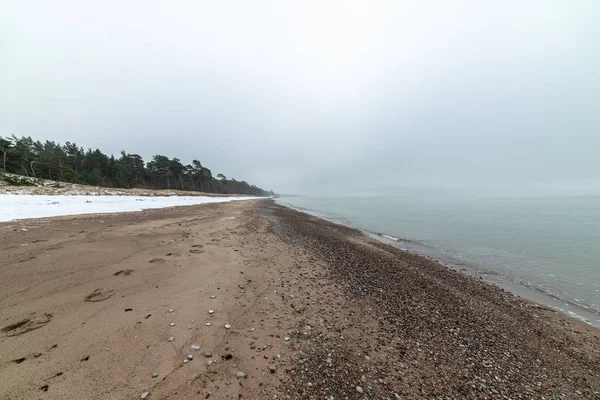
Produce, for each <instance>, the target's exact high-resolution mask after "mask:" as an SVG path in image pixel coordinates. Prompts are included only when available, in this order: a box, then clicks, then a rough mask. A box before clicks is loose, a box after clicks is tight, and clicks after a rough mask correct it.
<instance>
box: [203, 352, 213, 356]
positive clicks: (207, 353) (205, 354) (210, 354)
mask: <svg viewBox="0 0 600 400" xmlns="http://www.w3.org/2000/svg"><path fill="white" fill-rule="evenodd" d="M204 357H212V353H211V352H210V351H207V352H206V353H204Z"/></svg>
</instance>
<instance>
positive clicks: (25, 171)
mask: <svg viewBox="0 0 600 400" xmlns="http://www.w3.org/2000/svg"><path fill="white" fill-rule="evenodd" d="M0 168H1V169H2V170H3V171H5V172H8V173H13V174H19V175H24V176H28V177H33V178H42V179H50V180H55V181H61V182H69V183H77V184H82V185H91V186H103V187H115V188H128V189H133V188H145V189H176V190H190V191H199V192H205V193H223V194H248V195H255V196H272V195H274V193H273V192H272V191H266V190H264V189H261V188H259V187H256V186H255V185H251V184H249V183H248V182H245V181H238V180H235V179H233V178H227V177H226V176H225V175H223V174H217V175H216V176H213V174H212V172H211V170H210V169H208V168H207V167H205V166H203V165H202V163H200V161H198V160H193V161H192V162H191V164H187V165H185V164H183V163H182V162H181V160H180V159H178V158H169V157H167V156H164V155H158V154H157V155H155V156H153V157H152V160H150V161H148V162H145V161H144V160H143V158H142V157H141V156H140V155H138V154H131V153H127V152H126V151H121V155H120V157H118V158H116V157H115V156H114V155H112V154H111V155H110V156H108V155H106V154H104V153H103V152H102V151H100V150H99V149H96V150H92V149H91V148H90V149H88V150H84V149H83V147H79V146H78V145H76V144H75V143H71V142H66V143H65V144H63V145H61V144H60V143H56V142H53V141H45V142H44V143H42V142H41V141H39V140H37V141H34V140H33V139H32V138H31V137H25V136H23V137H20V138H18V137H16V136H15V135H12V136H10V137H2V136H0Z"/></svg>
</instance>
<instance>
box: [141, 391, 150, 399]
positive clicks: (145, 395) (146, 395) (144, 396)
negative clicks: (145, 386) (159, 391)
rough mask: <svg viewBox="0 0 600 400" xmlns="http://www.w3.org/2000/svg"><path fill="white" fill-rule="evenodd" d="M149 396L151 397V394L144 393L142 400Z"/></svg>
mask: <svg viewBox="0 0 600 400" xmlns="http://www.w3.org/2000/svg"><path fill="white" fill-rule="evenodd" d="M148 396H150V392H144V393H142V399H145V398H146V397H148Z"/></svg>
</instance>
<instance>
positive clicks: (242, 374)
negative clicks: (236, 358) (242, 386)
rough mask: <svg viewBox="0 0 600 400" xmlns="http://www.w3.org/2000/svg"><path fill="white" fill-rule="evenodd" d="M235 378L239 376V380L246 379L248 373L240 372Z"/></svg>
mask: <svg viewBox="0 0 600 400" xmlns="http://www.w3.org/2000/svg"><path fill="white" fill-rule="evenodd" d="M235 376H237V377H238V378H245V377H246V373H245V372H242V371H238V372H237V374H235Z"/></svg>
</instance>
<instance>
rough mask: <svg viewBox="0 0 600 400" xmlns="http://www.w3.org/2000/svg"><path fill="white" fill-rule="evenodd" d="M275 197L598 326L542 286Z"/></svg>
mask: <svg viewBox="0 0 600 400" xmlns="http://www.w3.org/2000/svg"><path fill="white" fill-rule="evenodd" d="M275 201H276V203H277V204H279V205H281V206H283V207H287V208H289V209H292V210H295V211H297V212H300V213H304V214H307V215H310V216H313V217H316V218H321V219H323V220H325V221H328V222H331V223H334V224H339V225H341V226H345V227H348V228H352V229H358V230H359V231H361V232H363V233H364V234H365V235H367V236H369V237H372V238H374V239H376V240H378V241H381V242H382V243H385V244H389V245H391V246H394V247H397V248H398V249H400V250H402V251H407V252H410V253H414V254H416V255H419V256H421V257H425V258H428V259H430V260H432V261H434V262H437V263H439V264H441V265H444V266H446V267H447V268H449V269H451V270H455V271H457V272H459V273H464V274H465V275H468V276H473V277H476V278H481V279H483V280H484V281H485V282H486V283H488V284H490V285H493V286H498V287H500V288H502V289H504V290H508V291H509V292H511V293H513V294H515V295H516V296H519V297H521V298H523V299H525V300H527V301H531V302H533V303H536V304H538V305H540V306H544V307H550V308H552V309H554V310H556V311H559V312H561V313H562V314H564V315H565V316H567V317H569V318H573V319H574V320H577V321H580V322H583V323H585V324H588V325H590V326H593V327H594V328H600V314H598V313H597V312H595V311H594V310H590V309H588V308H586V307H583V306H580V305H578V304H574V303H572V302H570V301H569V300H566V299H563V298H559V297H556V296H553V295H551V294H548V293H546V292H544V291H543V290H542V289H540V288H537V287H535V286H534V285H527V284H525V283H522V282H518V281H515V280H514V279H511V277H510V276H508V275H505V274H503V273H500V272H497V271H494V270H492V269H489V268H486V267H482V266H480V265H478V264H477V263H475V262H470V261H467V260H457V259H455V258H453V257H451V256H449V255H446V254H443V253H442V252H440V251H438V249H435V248H433V247H429V246H426V245H423V244H421V243H418V242H414V241H412V240H409V239H404V238H397V237H394V236H391V235H388V234H386V233H382V232H371V231H368V230H364V229H361V228H358V227H355V226H353V225H352V224H351V223H350V222H349V221H340V220H338V219H336V218H330V217H328V216H327V215H325V214H322V213H319V212H316V211H313V210H310V209H305V208H303V207H294V206H293V205H291V204H284V203H281V202H279V201H277V199H276V200H275Z"/></svg>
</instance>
